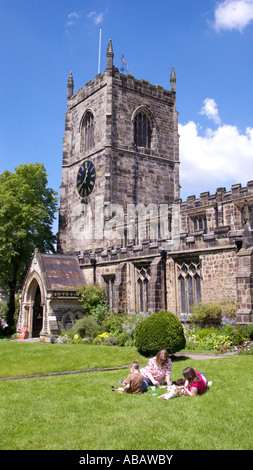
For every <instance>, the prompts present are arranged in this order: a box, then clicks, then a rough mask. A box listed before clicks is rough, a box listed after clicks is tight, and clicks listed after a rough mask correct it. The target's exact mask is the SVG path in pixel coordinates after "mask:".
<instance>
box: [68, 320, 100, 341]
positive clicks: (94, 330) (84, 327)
mask: <svg viewBox="0 0 253 470" xmlns="http://www.w3.org/2000/svg"><path fill="white" fill-rule="evenodd" d="M73 332H74V334H76V335H79V336H80V337H81V338H92V339H93V338H95V336H97V334H98V332H99V326H98V324H97V322H96V320H95V319H94V318H92V317H83V318H80V320H77V322H76V323H75V325H74V327H73Z"/></svg>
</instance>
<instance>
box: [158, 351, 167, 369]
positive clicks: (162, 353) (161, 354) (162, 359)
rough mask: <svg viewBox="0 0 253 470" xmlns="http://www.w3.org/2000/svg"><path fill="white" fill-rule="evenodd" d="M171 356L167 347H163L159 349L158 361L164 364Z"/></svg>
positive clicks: (159, 363)
mask: <svg viewBox="0 0 253 470" xmlns="http://www.w3.org/2000/svg"><path fill="white" fill-rule="evenodd" d="M168 358H169V355H168V352H167V351H166V349H162V350H161V351H159V352H158V353H157V355H156V358H155V360H156V363H157V364H158V365H159V366H160V365H161V364H164V363H165V362H167V360H168Z"/></svg>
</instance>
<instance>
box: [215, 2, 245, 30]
mask: <svg viewBox="0 0 253 470" xmlns="http://www.w3.org/2000/svg"><path fill="white" fill-rule="evenodd" d="M214 16H215V22H214V27H215V29H216V30H217V31H221V30H232V29H237V30H239V31H241V32H242V31H243V29H244V28H245V27H246V26H247V25H248V24H249V23H250V22H251V21H252V20H253V0H225V1H223V2H222V3H218V5H217V7H216V10H215V13H214Z"/></svg>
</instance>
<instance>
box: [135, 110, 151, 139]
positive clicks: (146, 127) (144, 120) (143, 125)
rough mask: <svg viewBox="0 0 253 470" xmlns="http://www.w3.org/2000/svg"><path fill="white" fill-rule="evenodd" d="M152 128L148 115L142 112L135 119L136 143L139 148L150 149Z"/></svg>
mask: <svg viewBox="0 0 253 470" xmlns="http://www.w3.org/2000/svg"><path fill="white" fill-rule="evenodd" d="M151 135H152V128H151V123H150V120H149V118H148V116H147V114H146V113H145V112H143V111H140V112H139V113H137V114H136V116H135V118H134V143H135V145H137V147H146V148H150V146H151Z"/></svg>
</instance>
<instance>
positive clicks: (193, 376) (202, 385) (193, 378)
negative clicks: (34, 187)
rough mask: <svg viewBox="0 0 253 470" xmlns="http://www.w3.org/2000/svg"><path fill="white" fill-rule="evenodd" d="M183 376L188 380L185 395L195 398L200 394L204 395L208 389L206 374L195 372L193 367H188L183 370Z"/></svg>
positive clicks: (185, 385) (185, 384) (184, 387)
mask: <svg viewBox="0 0 253 470" xmlns="http://www.w3.org/2000/svg"><path fill="white" fill-rule="evenodd" d="M183 376H184V378H185V379H186V380H185V383H184V386H183V387H180V388H182V389H184V391H185V394H186V395H189V396H190V397H194V396H196V395H198V394H199V393H203V392H204V391H205V390H206V387H207V379H206V376H205V375H204V374H202V373H201V372H198V371H196V370H194V369H193V368H192V367H186V369H184V370H183Z"/></svg>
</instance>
